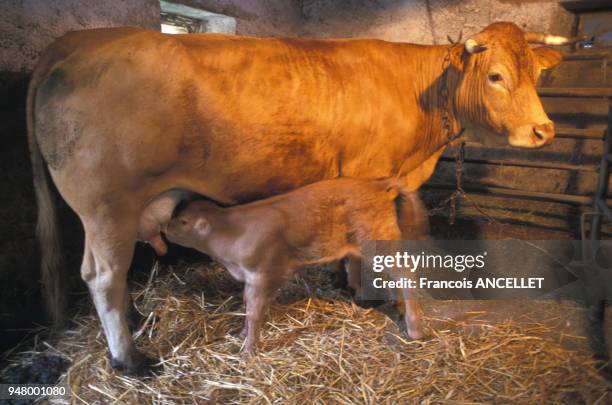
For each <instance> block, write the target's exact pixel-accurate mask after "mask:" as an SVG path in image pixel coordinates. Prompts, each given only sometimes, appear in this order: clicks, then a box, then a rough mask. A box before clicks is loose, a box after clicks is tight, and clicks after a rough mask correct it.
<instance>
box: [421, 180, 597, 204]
mask: <svg viewBox="0 0 612 405" xmlns="http://www.w3.org/2000/svg"><path fill="white" fill-rule="evenodd" d="M423 187H425V188H433V189H439V190H454V189H455V187H456V185H454V184H424V185H423ZM463 189H464V190H465V191H466V192H468V193H475V194H490V195H496V196H500V197H514V198H519V199H525V200H535V201H547V202H558V203H565V204H575V205H591V204H593V198H592V197H590V196H583V195H572V194H558V193H544V192H539V191H526V190H515V189H511V188H502V187H486V186H472V185H466V186H464V187H463Z"/></svg>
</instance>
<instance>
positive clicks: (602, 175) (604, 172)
mask: <svg viewBox="0 0 612 405" xmlns="http://www.w3.org/2000/svg"><path fill="white" fill-rule="evenodd" d="M611 132H612V102H609V103H608V130H607V131H606V137H605V139H604V148H603V154H602V156H601V164H600V165H599V177H598V178H597V189H596V190H595V201H594V202H595V207H594V208H595V212H602V209H601V207H602V205H601V204H606V200H605V198H606V195H607V194H608V183H609V181H610V161H608V159H607V154H608V153H610V152H612V150H610V148H611V146H612V140H610V138H611V137H612V134H611ZM600 201H601V202H600ZM600 231H601V216H600V215H595V216H593V222H591V234H590V235H589V236H590V239H591V241H592V242H595V240H597V239H599V233H600Z"/></svg>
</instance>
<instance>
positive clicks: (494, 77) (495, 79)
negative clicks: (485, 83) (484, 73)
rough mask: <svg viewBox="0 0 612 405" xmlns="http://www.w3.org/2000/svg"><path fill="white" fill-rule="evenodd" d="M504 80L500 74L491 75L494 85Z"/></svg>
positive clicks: (490, 78) (490, 79)
mask: <svg viewBox="0 0 612 405" xmlns="http://www.w3.org/2000/svg"><path fill="white" fill-rule="evenodd" d="M503 80H504V78H503V77H502V75H500V74H499V73H491V74H490V75H489V81H490V82H492V83H499V82H501V81H503Z"/></svg>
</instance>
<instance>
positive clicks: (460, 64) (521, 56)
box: [453, 22, 568, 148]
mask: <svg viewBox="0 0 612 405" xmlns="http://www.w3.org/2000/svg"><path fill="white" fill-rule="evenodd" d="M566 42H568V40H567V39H565V38H563V37H556V36H547V35H542V34H536V33H531V32H525V31H523V30H521V29H520V28H519V27H517V26H516V25H514V24H512V23H504V22H500V23H494V24H491V25H490V26H488V27H487V28H485V29H484V30H483V31H482V32H480V33H478V34H476V35H474V36H473V37H471V38H469V39H468V40H467V41H466V42H465V44H464V46H463V49H461V53H460V54H459V53H458V54H455V55H454V59H453V64H454V65H455V67H456V68H457V71H458V75H457V77H456V80H457V82H456V86H457V87H456V92H455V96H454V100H453V101H454V106H455V112H456V114H457V116H458V118H459V120H460V122H461V123H462V125H463V126H464V127H465V128H467V129H468V130H469V132H472V133H473V134H476V135H477V137H478V139H479V140H480V141H481V142H483V143H500V142H499V141H500V140H501V139H500V137H503V139H507V142H508V144H510V145H511V146H516V147H523V148H537V147H540V146H543V145H545V144H547V143H549V142H550V141H551V140H552V139H553V137H554V136H555V130H554V126H553V123H552V121H551V120H550V119H549V118H548V116H547V115H546V113H545V112H544V109H543V107H542V103H541V102H540V99H539V98H538V95H537V93H536V81H537V80H538V77H539V75H540V73H541V72H542V70H544V69H549V68H551V67H553V66H556V65H557V64H558V63H559V62H560V61H561V54H560V53H559V52H558V51H556V50H553V49H550V48H545V47H537V48H531V47H530V46H529V44H530V43H547V44H554V45H561V44H563V43H566Z"/></svg>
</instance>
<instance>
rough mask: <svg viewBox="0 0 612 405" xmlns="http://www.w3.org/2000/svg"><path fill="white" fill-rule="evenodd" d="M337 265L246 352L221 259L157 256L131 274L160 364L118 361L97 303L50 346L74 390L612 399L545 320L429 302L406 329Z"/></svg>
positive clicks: (301, 397)
mask: <svg viewBox="0 0 612 405" xmlns="http://www.w3.org/2000/svg"><path fill="white" fill-rule="evenodd" d="M328 276H329V274H328V273H326V272H325V271H310V272H309V273H308V274H307V275H305V276H304V278H296V280H295V281H293V282H292V283H291V284H290V285H289V286H288V287H287V288H285V289H284V290H283V291H282V293H281V294H280V296H279V298H278V300H277V303H276V304H275V305H274V306H273V307H272V309H271V313H270V317H269V323H268V324H267V325H266V326H265V328H264V331H263V335H262V341H261V345H260V350H259V353H258V354H257V355H254V356H251V357H245V356H242V355H241V354H240V348H241V344H242V340H241V339H240V338H238V337H235V335H237V333H238V331H239V330H240V328H241V326H242V322H243V319H244V316H243V314H242V311H243V307H242V303H241V286H240V285H239V284H238V283H236V282H234V281H233V280H232V279H231V278H230V276H229V275H228V274H227V272H225V271H224V270H223V269H222V268H220V267H219V266H217V265H215V264H207V265H198V266H189V265H182V266H174V269H172V268H168V267H162V266H156V267H155V268H154V271H153V272H152V274H151V277H150V278H149V280H148V281H147V280H143V282H142V284H139V285H132V291H135V292H134V293H133V294H134V299H135V302H136V305H137V307H138V309H139V311H140V312H142V313H143V314H144V316H145V317H146V321H145V322H144V323H143V324H142V325H141V327H140V329H139V330H138V331H136V333H135V336H136V344H137V345H138V347H139V348H140V349H141V350H143V351H144V352H146V353H147V354H149V355H151V356H153V357H155V358H159V359H161V363H162V366H161V369H160V370H159V372H158V374H157V375H156V376H155V377H152V378H147V379H137V378H130V377H124V376H121V375H119V374H117V373H115V372H114V371H113V370H112V369H111V368H110V364H109V363H110V362H109V359H108V352H107V349H106V345H105V340H104V337H103V335H102V333H101V329H100V327H99V323H98V320H97V318H96V317H95V316H94V315H93V314H92V313H91V312H90V313H85V314H80V315H78V316H76V317H75V318H74V320H73V321H74V325H73V327H72V328H71V329H70V330H68V331H66V332H64V333H63V335H62V336H60V337H59V339H56V340H54V341H49V343H48V345H47V348H46V349H45V351H46V352H47V353H49V352H51V353H60V354H61V355H62V356H65V357H66V358H68V359H69V360H70V361H71V362H72V365H71V366H70V368H69V369H68V371H67V372H66V374H65V375H64V376H63V377H62V378H63V380H64V381H66V382H68V383H69V384H70V387H71V390H72V397H71V402H74V403H132V404H135V403H160V404H168V403H194V402H196V403H201V402H206V401H211V402H213V403H245V404H246V403H257V404H260V403H287V404H300V403H343V404H344V403H345V404H349V403H350V404H352V403H376V404H378V403H390V404H393V403H417V402H418V403H425V404H427V403H482V402H487V403H491V402H494V403H598V404H604V403H610V401H611V398H612V397H611V396H610V393H609V388H610V387H609V385H608V383H607V382H606V380H605V379H604V378H603V377H601V376H600V374H598V372H597V370H596V367H595V365H594V363H593V362H592V360H591V359H590V357H589V356H588V355H587V354H585V353H579V352H576V351H570V350H568V349H565V348H563V347H561V346H560V345H559V344H558V343H557V342H556V341H555V339H552V338H550V337H547V332H550V331H548V330H547V326H545V325H540V324H534V323H531V324H522V323H519V322H512V321H505V322H500V323H489V322H484V321H477V320H475V319H472V320H468V321H462V322H458V321H451V320H448V319H442V318H432V317H427V316H426V317H425V324H426V325H427V326H428V335H429V336H428V338H427V339H424V340H423V341H408V340H405V339H404V337H403V336H402V334H401V333H400V332H399V329H398V327H397V325H396V324H395V322H393V321H392V320H391V319H390V318H389V317H387V316H385V315H383V314H381V313H380V312H379V311H377V310H372V309H369V310H368V309H363V308H360V307H358V306H356V305H355V304H354V303H353V302H352V301H351V299H350V298H349V297H347V296H346V295H344V294H343V293H341V292H338V291H337V290H332V289H331V288H330V287H329V280H328ZM84 308H87V309H86V310H85V311H90V310H89V307H88V306H84ZM468 318H470V317H468ZM470 319H471V318H470ZM54 342H55V343H54ZM29 355H32V353H30V354H29Z"/></svg>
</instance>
